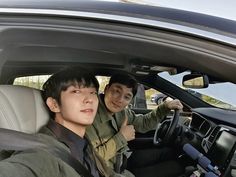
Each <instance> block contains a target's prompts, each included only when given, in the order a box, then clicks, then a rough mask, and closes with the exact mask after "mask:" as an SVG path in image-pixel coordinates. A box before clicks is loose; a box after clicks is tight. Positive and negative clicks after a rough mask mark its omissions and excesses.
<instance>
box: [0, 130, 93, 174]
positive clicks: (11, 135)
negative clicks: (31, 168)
mask: <svg viewBox="0 0 236 177" xmlns="http://www.w3.org/2000/svg"><path fill="white" fill-rule="evenodd" d="M39 148H41V149H43V150H46V151H47V152H49V153H51V154H52V155H54V156H56V157H58V158H60V159H61V160H63V161H64V162H66V163H67V164H68V165H70V166H71V167H72V168H74V170H75V171H77V173H78V174H80V175H81V176H82V177H93V176H92V174H91V173H90V171H88V170H87V169H86V168H85V167H84V166H83V165H82V164H81V163H80V162H79V161H78V160H77V159H75V158H74V157H73V156H71V154H69V153H68V152H67V151H66V150H64V149H62V148H58V147H53V146H50V145H47V144H45V143H44V142H43V141H42V140H41V139H40V138H39V137H37V136H34V135H32V134H27V133H23V132H19V131H15V130H9V129H4V128H0V150H14V151H23V150H29V149H39Z"/></svg>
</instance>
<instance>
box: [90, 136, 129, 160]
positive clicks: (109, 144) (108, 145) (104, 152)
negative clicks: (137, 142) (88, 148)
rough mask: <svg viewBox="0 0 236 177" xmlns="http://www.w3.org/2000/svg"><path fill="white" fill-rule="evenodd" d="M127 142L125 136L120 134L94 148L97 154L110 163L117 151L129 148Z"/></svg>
mask: <svg viewBox="0 0 236 177" xmlns="http://www.w3.org/2000/svg"><path fill="white" fill-rule="evenodd" d="M127 144H128V143H127V141H126V139H125V138H124V136H123V135H122V134H121V133H120V132H118V133H116V134H115V135H114V136H113V137H112V138H110V139H109V140H108V141H106V142H105V143H103V144H100V145H99V146H96V145H95V146H94V147H95V150H96V152H97V153H98V154H99V155H100V156H101V157H102V158H103V159H104V160H105V161H108V160H110V159H111V158H113V157H115V156H116V154H117V151H119V150H120V149H122V148H123V147H125V146H127Z"/></svg>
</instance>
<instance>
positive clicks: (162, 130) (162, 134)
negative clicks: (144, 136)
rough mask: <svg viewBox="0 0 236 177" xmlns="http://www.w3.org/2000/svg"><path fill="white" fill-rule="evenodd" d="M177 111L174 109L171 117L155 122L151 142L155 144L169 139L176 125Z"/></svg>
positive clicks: (177, 119)
mask: <svg viewBox="0 0 236 177" xmlns="http://www.w3.org/2000/svg"><path fill="white" fill-rule="evenodd" d="M179 112H180V111H179V110H175V111H174V116H173V118H172V119H167V120H164V121H163V122H161V123H158V124H157V127H156V130H155V134H154V137H153V143H154V144H155V145H160V144H162V143H166V142H168V141H169V139H170V137H171V136H172V134H173V133H174V130H175V128H176V127H177V125H178V121H179Z"/></svg>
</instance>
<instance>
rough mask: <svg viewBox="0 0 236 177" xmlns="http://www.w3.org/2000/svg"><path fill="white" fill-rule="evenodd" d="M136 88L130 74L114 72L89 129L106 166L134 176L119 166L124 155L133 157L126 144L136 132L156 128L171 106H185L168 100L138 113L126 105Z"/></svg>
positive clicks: (176, 101)
mask: <svg viewBox="0 0 236 177" xmlns="http://www.w3.org/2000/svg"><path fill="white" fill-rule="evenodd" d="M137 87H138V84H137V81H136V80H135V78H134V77H132V76H131V75H128V74H116V75H113V76H112V77H111V79H110V81H109V84H108V85H107V86H106V87H105V90H104V94H101V95H100V100H99V107H98V112H97V115H96V118H95V120H94V122H93V124H92V126H89V127H88V128H87V129H86V137H87V138H88V139H89V140H90V142H91V144H92V145H93V147H94V148H95V150H96V151H97V152H98V154H99V155H100V156H101V157H102V158H103V159H104V160H105V161H106V163H107V165H108V166H109V167H111V168H113V169H114V170H115V171H117V170H118V171H117V172H120V173H122V174H124V175H125V176H133V175H132V174H131V173H130V172H128V170H124V169H120V167H121V165H122V162H123V161H124V158H128V157H129V156H130V152H129V151H128V149H129V148H128V146H127V145H128V141H130V140H133V139H135V132H141V133H145V132H147V131H150V130H153V129H155V127H156V125H157V123H158V122H160V121H161V120H162V119H163V118H164V117H165V116H166V115H167V114H168V113H169V111H170V110H171V109H182V108H183V106H182V104H181V102H180V101H179V100H172V101H165V102H164V103H163V104H161V105H159V106H158V107H157V108H156V109H154V110H153V111H151V112H150V113H148V114H145V115H136V114H135V113H134V112H133V111H132V110H130V109H129V108H127V106H128V105H129V103H130V102H131V100H132V99H133V97H134V96H135V94H136V92H137ZM117 166H118V167H117Z"/></svg>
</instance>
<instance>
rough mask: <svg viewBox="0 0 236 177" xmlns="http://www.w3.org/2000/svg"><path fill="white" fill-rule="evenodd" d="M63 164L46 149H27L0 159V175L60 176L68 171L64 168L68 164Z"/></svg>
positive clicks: (26, 176) (3, 176)
mask: <svg viewBox="0 0 236 177" xmlns="http://www.w3.org/2000/svg"><path fill="white" fill-rule="evenodd" d="M62 164H63V162H62V163H58V160H57V159H56V158H55V157H53V156H52V155H51V154H49V153H48V152H46V151H35V150H27V151H24V152H18V153H15V154H13V155H12V156H11V157H9V158H7V159H5V160H2V161H0V177H16V176H22V177H42V176H43V177H52V176H58V177H60V176H63V175H65V174H66V173H68V172H67V171H65V170H62V169H63V168H64V167H65V166H66V165H67V164H63V165H62ZM68 168H70V167H68ZM73 173H74V174H75V177H79V175H78V174H77V173H76V172H75V171H74V172H73ZM62 174H63V175H62ZM70 175H72V174H70Z"/></svg>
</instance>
